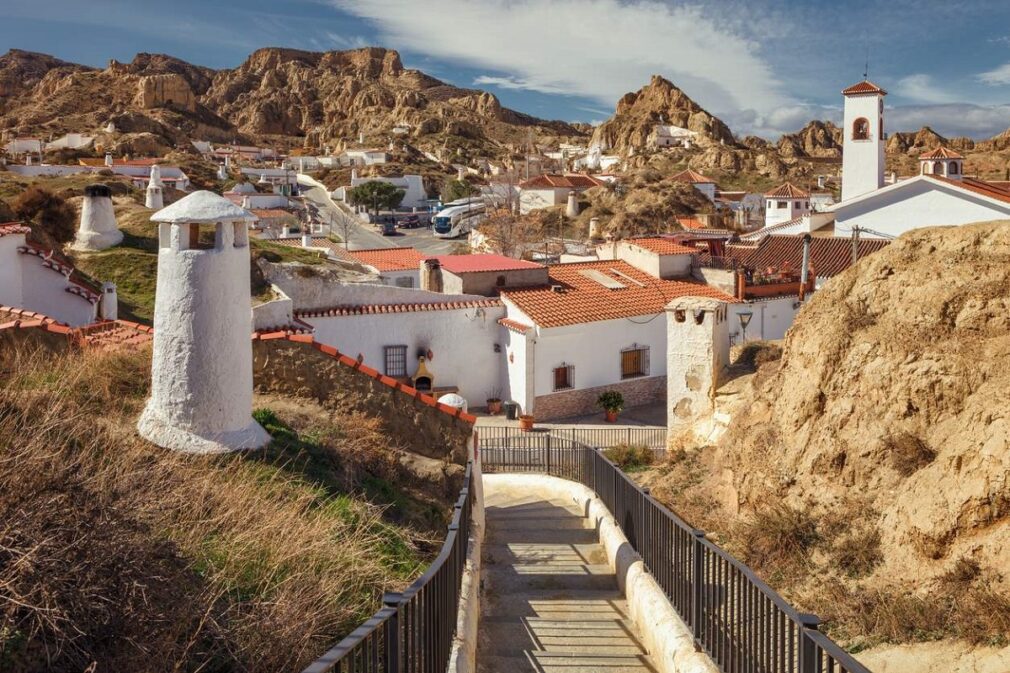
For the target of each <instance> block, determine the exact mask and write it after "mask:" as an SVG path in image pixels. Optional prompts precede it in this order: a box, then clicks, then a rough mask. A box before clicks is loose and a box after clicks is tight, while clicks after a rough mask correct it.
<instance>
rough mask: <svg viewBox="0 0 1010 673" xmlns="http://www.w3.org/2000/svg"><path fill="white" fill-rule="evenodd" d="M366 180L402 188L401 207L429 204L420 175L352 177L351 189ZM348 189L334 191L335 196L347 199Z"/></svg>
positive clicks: (335, 197)
mask: <svg viewBox="0 0 1010 673" xmlns="http://www.w3.org/2000/svg"><path fill="white" fill-rule="evenodd" d="M366 182H388V183H389V184H391V185H393V186H394V187H397V188H398V189H402V190H403V192H404V194H403V199H402V200H401V201H400V208H425V207H427V205H428V192H427V191H426V190H425V188H424V178H422V177H421V176H420V175H401V176H398V177H370V178H359V177H352V178H351V189H354V188H355V187H357V186H358V185H363V184H365V183H366ZM348 191H349V190H348V189H345V188H343V187H341V188H340V189H337V190H336V191H334V192H333V198H334V199H339V200H343V201H346V200H347V199H346V196H347V194H346V192H348Z"/></svg>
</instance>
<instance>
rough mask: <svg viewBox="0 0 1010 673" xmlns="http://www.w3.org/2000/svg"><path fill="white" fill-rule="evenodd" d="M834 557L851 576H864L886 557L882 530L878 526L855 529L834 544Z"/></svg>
mask: <svg viewBox="0 0 1010 673" xmlns="http://www.w3.org/2000/svg"><path fill="white" fill-rule="evenodd" d="M833 556H834V559H835V563H836V564H837V565H838V567H839V569H841V570H842V571H843V572H844V573H845V574H846V575H848V576H849V577H864V576H866V575H869V574H870V573H871V572H873V569H874V568H876V567H877V566H878V565H879V564H880V562H881V561H882V560H883V559H884V555H883V553H882V552H881V551H880V531H878V530H877V529H876V528H871V529H865V530H860V531H853V532H851V533H849V534H848V535H846V536H845V537H843V538H842V539H841V540H840V541H838V542H837V543H836V544H835V545H834V554H833Z"/></svg>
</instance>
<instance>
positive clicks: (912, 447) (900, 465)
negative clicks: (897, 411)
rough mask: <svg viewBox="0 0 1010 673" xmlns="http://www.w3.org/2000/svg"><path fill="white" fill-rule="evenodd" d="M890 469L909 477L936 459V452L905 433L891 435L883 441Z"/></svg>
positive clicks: (913, 436)
mask: <svg viewBox="0 0 1010 673" xmlns="http://www.w3.org/2000/svg"><path fill="white" fill-rule="evenodd" d="M884 445H885V446H886V448H887V451H888V460H889V461H890V464H891V467H893V468H894V470H895V471H896V472H897V473H898V474H900V475H901V476H903V477H909V476H911V475H912V474H914V473H915V472H916V471H918V470H920V469H922V468H923V467H926V466H927V465H929V464H930V463H932V462H933V460H934V459H935V458H936V451H934V450H933V449H931V448H929V446H927V445H926V443H925V442H923V441H922V440H921V439H919V438H918V437H916V436H915V435H912V434H909V433H907V432H904V433H901V434H898V435H892V436H891V437H888V438H887V439H886V440H884Z"/></svg>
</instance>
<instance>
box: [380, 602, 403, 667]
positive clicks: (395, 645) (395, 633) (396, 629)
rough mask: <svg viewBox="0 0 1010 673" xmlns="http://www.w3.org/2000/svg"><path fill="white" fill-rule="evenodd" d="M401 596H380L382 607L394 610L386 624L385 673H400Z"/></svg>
mask: <svg viewBox="0 0 1010 673" xmlns="http://www.w3.org/2000/svg"><path fill="white" fill-rule="evenodd" d="M402 600H403V594H398V593H393V592H390V593H386V594H383V596H382V605H383V607H387V608H394V612H393V615H392V616H391V617H390V618H389V620H388V621H387V622H386V643H385V644H386V652H385V655H386V656H385V658H386V668H385V673H400V643H401V642H403V634H402V633H401V632H400V601H402Z"/></svg>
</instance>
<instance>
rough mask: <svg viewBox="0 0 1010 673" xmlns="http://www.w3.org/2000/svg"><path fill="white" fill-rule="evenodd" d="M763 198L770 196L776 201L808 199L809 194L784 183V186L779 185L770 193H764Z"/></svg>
mask: <svg viewBox="0 0 1010 673" xmlns="http://www.w3.org/2000/svg"><path fill="white" fill-rule="evenodd" d="M765 196H770V197H772V198H777V199H809V198H810V192H808V191H806V190H804V189H800V188H799V187H797V186H796V185H794V184H793V183H791V182H786V183H785V184H782V185H779V186H778V187H776V188H775V189H773V190H771V191H770V192H766V193H765Z"/></svg>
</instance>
